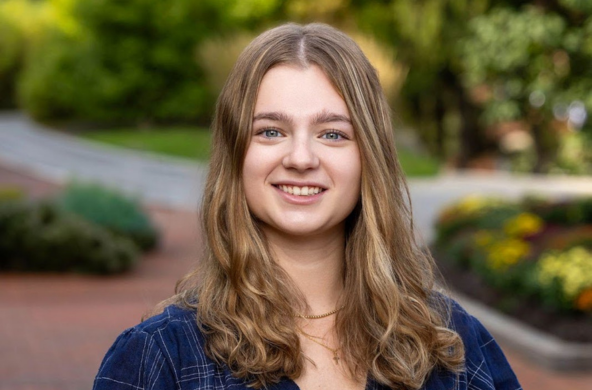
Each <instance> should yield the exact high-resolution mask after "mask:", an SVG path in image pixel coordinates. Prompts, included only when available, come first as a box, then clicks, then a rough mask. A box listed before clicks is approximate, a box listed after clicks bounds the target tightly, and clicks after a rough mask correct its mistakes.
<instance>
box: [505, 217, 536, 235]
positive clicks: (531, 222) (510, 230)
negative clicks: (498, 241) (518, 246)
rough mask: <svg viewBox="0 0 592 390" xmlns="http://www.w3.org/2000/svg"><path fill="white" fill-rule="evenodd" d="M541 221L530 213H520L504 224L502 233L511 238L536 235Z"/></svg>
mask: <svg viewBox="0 0 592 390" xmlns="http://www.w3.org/2000/svg"><path fill="white" fill-rule="evenodd" d="M544 224H545V223H544V222H543V220H542V219H541V218H540V217H538V216H537V215H535V214H532V213H521V214H519V215H517V216H516V217H514V218H512V219H510V220H509V221H507V222H506V223H505V224H504V232H505V233H506V234H507V235H508V236H511V237H525V236H531V235H533V234H536V233H538V232H539V231H541V229H542V228H543V226H544Z"/></svg>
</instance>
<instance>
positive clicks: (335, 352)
mask: <svg viewBox="0 0 592 390" xmlns="http://www.w3.org/2000/svg"><path fill="white" fill-rule="evenodd" d="M338 310H339V309H338ZM298 330H299V331H300V333H302V335H303V336H304V337H306V338H307V339H309V340H310V341H312V342H313V343H316V344H318V345H320V346H321V347H324V348H326V349H328V350H329V351H331V352H333V360H334V361H335V364H339V353H338V352H339V350H340V349H341V348H337V349H334V348H331V347H330V346H328V345H327V344H325V343H323V342H321V341H318V340H322V339H323V338H322V337H318V336H313V335H311V334H308V333H306V332H305V331H303V330H302V329H298Z"/></svg>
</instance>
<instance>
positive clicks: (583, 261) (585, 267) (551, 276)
mask: <svg viewBox="0 0 592 390" xmlns="http://www.w3.org/2000/svg"><path fill="white" fill-rule="evenodd" d="M537 274H538V280H539V282H540V283H541V284H542V285H550V284H551V283H552V282H553V280H555V279H557V280H558V281H559V282H560V283H561V287H562V289H563V293H564V294H565V296H566V297H567V298H568V299H576V298H577V296H578V294H580V293H581V291H583V290H585V289H588V288H592V253H591V252H589V251H588V250H587V249H586V248H584V247H581V246H578V247H574V248H571V249H570V250H567V251H564V252H552V253H548V254H546V255H543V256H542V257H541V258H540V260H539V261H538V263H537Z"/></svg>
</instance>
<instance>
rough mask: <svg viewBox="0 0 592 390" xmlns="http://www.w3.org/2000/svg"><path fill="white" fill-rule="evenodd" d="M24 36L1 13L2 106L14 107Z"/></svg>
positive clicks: (0, 69) (0, 93)
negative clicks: (16, 80)
mask: <svg viewBox="0 0 592 390" xmlns="http://www.w3.org/2000/svg"><path fill="white" fill-rule="evenodd" d="M22 48H23V37H22V35H21V32H20V31H19V30H18V28H17V27H16V26H15V25H14V24H13V23H12V22H11V21H10V20H8V18H7V17H6V16H5V15H3V14H2V13H0V108H5V107H14V105H15V103H16V102H15V99H14V94H15V79H16V75H17V73H18V70H19V69H20V67H21V61H22V57H23V49H22Z"/></svg>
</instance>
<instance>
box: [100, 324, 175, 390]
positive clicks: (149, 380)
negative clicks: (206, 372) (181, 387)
mask: <svg viewBox="0 0 592 390" xmlns="http://www.w3.org/2000/svg"><path fill="white" fill-rule="evenodd" d="M176 388H178V386H177V383H176V380H175V378H174V374H173V373H172V371H171V369H170V365H169V363H168V361H167V359H166V358H165V356H164V354H163V353H162V351H161V349H160V347H159V345H158V344H157V343H156V342H155V340H154V337H153V336H152V335H151V334H149V333H146V332H143V331H141V330H138V329H135V328H131V329H128V330H126V331H125V332H123V333H122V334H121V335H120V336H119V337H118V338H117V340H115V342H114V343H113V345H112V346H111V348H110V349H109V351H107V354H106V355H105V358H104V359H103V362H102V363H101V366H100V368H99V372H98V374H97V376H96V378H95V382H94V386H93V390H107V389H109V390H134V389H153V390H165V389H176Z"/></svg>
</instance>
